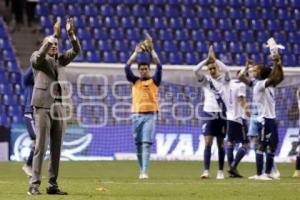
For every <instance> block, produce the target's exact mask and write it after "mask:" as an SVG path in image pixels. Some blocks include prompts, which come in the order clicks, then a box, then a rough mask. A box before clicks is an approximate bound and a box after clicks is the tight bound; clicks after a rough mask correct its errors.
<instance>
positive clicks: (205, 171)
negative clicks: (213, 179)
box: [200, 170, 209, 179]
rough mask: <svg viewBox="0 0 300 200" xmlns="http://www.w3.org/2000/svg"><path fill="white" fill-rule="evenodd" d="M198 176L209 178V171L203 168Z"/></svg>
mask: <svg viewBox="0 0 300 200" xmlns="http://www.w3.org/2000/svg"><path fill="white" fill-rule="evenodd" d="M200 178H202V179H207V178H209V171H208V170H204V172H203V174H202V175H201V176H200Z"/></svg>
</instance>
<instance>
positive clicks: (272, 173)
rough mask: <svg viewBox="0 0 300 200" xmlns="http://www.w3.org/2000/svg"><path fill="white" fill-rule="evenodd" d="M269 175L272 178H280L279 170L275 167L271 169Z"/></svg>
mask: <svg viewBox="0 0 300 200" xmlns="http://www.w3.org/2000/svg"><path fill="white" fill-rule="evenodd" d="M271 176H272V177H273V178H274V179H280V172H279V170H278V169H275V170H272V171H271Z"/></svg>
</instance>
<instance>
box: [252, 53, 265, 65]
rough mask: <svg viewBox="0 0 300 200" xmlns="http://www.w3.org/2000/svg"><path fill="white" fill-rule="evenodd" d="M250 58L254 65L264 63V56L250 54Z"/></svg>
mask: <svg viewBox="0 0 300 200" xmlns="http://www.w3.org/2000/svg"><path fill="white" fill-rule="evenodd" d="M250 58H251V59H252V60H253V62H254V63H257V62H263V61H264V56H263V55H261V54H251V55H250Z"/></svg>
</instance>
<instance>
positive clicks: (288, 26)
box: [284, 20, 299, 32]
mask: <svg viewBox="0 0 300 200" xmlns="http://www.w3.org/2000/svg"><path fill="white" fill-rule="evenodd" d="M284 30H285V31H288V32H289V31H290V32H293V31H297V30H299V28H298V27H297V22H296V20H285V21H284Z"/></svg>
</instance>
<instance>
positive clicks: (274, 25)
mask: <svg viewBox="0 0 300 200" xmlns="http://www.w3.org/2000/svg"><path fill="white" fill-rule="evenodd" d="M37 14H38V15H39V16H40V20H41V25H42V26H43V28H44V29H45V34H46V35H48V34H52V32H53V28H52V25H53V22H54V21H55V19H56V17H57V16H60V17H62V19H63V23H65V21H66V16H73V17H74V20H75V26H76V30H77V36H78V37H79V38H80V40H81V44H82V48H83V53H82V55H81V56H79V57H77V59H76V61H78V62H108V63H116V62H117V63H124V62H126V60H127V58H128V55H129V53H130V52H132V51H133V49H134V47H135V45H136V44H137V43H138V42H139V41H141V40H142V39H143V38H144V34H143V33H144V32H145V31H148V32H149V33H150V34H151V35H152V37H153V38H154V40H155V48H156V49H157V51H158V52H159V54H160V57H161V60H162V62H163V63H164V64H192V65H193V64H196V63H197V62H199V61H200V60H201V59H203V58H205V57H206V52H207V48H208V45H209V44H214V46H215V51H216V52H217V54H218V56H219V58H221V59H222V60H223V61H224V62H225V63H226V64H229V65H244V63H245V60H246V57H250V58H252V59H254V60H255V61H264V62H268V63H269V62H270V59H269V58H268V57H267V55H268V49H266V48H264V47H263V43H265V42H266V40H267V39H268V38H269V37H274V38H275V40H276V41H278V42H279V43H282V44H283V45H284V46H285V47H286V49H285V50H283V51H282V54H283V63H284V64H285V65H286V66H297V65H299V63H300V40H299V38H300V31H299V30H300V29H299V28H300V24H299V22H300V1H297V0H251V1H246V0H151V1H150V0H44V1H40V3H39V5H38V7H37ZM62 38H63V39H64V40H62V41H61V45H62V46H63V48H68V47H70V43H69V41H68V40H67V34H66V32H65V30H63V31H62Z"/></svg>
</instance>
